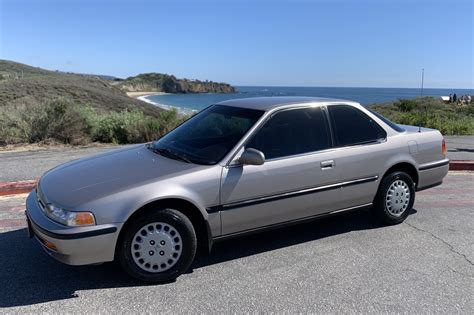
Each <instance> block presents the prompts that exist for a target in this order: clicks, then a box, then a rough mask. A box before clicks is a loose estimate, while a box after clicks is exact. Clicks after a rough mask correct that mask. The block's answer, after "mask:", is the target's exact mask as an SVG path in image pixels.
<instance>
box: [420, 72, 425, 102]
mask: <svg viewBox="0 0 474 315" xmlns="http://www.w3.org/2000/svg"><path fill="white" fill-rule="evenodd" d="M424 81H425V68H423V69H421V96H423V83H424Z"/></svg>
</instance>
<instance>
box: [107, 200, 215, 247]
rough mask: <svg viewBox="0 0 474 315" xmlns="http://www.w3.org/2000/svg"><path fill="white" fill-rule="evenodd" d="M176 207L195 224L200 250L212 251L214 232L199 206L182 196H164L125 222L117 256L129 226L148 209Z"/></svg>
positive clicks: (119, 239) (118, 239)
mask: <svg viewBox="0 0 474 315" xmlns="http://www.w3.org/2000/svg"><path fill="white" fill-rule="evenodd" d="M157 208H161V209H165V208H169V209H174V210H177V211H179V212H181V213H183V214H184V215H186V216H187V217H188V219H189V220H190V221H191V223H192V224H193V227H194V229H195V231H196V237H197V240H198V250H202V251H205V252H210V250H211V248H212V233H211V229H210V226H209V222H208V221H207V220H206V219H205V218H204V217H203V215H202V213H201V211H200V210H199V208H198V207H197V206H196V205H195V204H193V203H192V202H190V201H188V200H185V199H181V198H163V199H158V200H154V201H151V202H149V203H147V204H145V205H143V206H142V207H140V208H139V209H137V210H136V211H134V212H133V213H132V214H131V215H130V216H129V217H128V218H127V220H126V221H125V223H124V224H123V226H122V228H121V230H120V233H119V236H118V238H117V244H116V246H115V256H116V255H117V249H118V248H119V246H118V244H120V243H121V242H122V239H123V237H124V235H125V232H126V231H127V228H128V226H129V225H130V224H131V223H132V222H133V221H134V220H135V219H137V218H139V217H140V216H142V215H143V214H144V213H146V212H147V211H150V210H152V209H157Z"/></svg>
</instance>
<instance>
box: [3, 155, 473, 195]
mask: <svg viewBox="0 0 474 315" xmlns="http://www.w3.org/2000/svg"><path fill="white" fill-rule="evenodd" d="M449 170H450V171H474V161H451V162H449ZM37 182H38V181H37V180H22V181H18V182H0V196H7V195H15V194H23V193H28V192H30V191H32V190H33V189H34V188H35V187H36V184H37Z"/></svg>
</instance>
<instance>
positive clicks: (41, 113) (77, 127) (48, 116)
mask: <svg viewBox="0 0 474 315" xmlns="http://www.w3.org/2000/svg"><path fill="white" fill-rule="evenodd" d="M51 139H53V140H57V141H60V142H63V143H70V144H73V145H76V144H84V143H87V142H90V138H89V136H88V132H87V124H86V121H85V119H84V117H83V116H82V115H80V113H79V112H78V111H76V110H75V108H74V106H73V104H71V103H70V102H69V101H67V100H65V99H55V100H51V101H49V102H47V103H43V104H35V105H31V104H21V103H20V104H16V105H10V106H6V107H2V108H1V110H0V145H5V144H15V143H35V142H41V141H46V140H51Z"/></svg>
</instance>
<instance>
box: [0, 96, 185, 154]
mask: <svg viewBox="0 0 474 315" xmlns="http://www.w3.org/2000/svg"><path fill="white" fill-rule="evenodd" d="M186 118H187V117H183V116H180V115H179V114H178V113H177V111H175V110H170V111H161V112H160V113H159V115H158V116H157V117H156V116H150V115H146V114H145V113H143V111H140V110H137V109H135V110H133V109H132V110H127V109H125V110H122V111H108V112H105V111H99V110H97V109H95V108H93V107H92V106H87V105H77V104H75V103H73V102H72V101H71V100H69V99H65V98H57V99H53V100H51V101H46V102H42V103H39V104H13V105H7V106H2V107H0V145H3V146H4V145H9V144H22V143H51V142H53V143H55V142H57V143H66V144H71V145H84V144H88V143H91V142H103V143H120V144H124V143H140V142H147V141H152V140H156V139H157V138H159V137H161V136H162V135H163V134H165V133H167V132H168V131H170V130H171V129H173V128H174V127H175V126H177V125H178V124H179V123H181V122H182V121H184V120H185V119H186Z"/></svg>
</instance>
